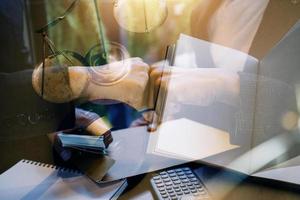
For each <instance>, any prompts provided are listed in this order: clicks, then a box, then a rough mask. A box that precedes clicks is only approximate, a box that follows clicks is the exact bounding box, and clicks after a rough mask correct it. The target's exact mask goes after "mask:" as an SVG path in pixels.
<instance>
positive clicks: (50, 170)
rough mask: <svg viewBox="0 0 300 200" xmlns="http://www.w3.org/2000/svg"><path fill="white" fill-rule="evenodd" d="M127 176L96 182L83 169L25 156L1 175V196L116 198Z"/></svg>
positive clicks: (14, 199)
mask: <svg viewBox="0 0 300 200" xmlns="http://www.w3.org/2000/svg"><path fill="white" fill-rule="evenodd" d="M126 186H127V182H126V179H123V180H119V181H115V182H112V183H107V184H96V183H95V182H93V181H91V180H90V179H88V178H87V177H85V176H84V175H82V174H81V173H80V172H78V171H75V170H71V169H66V168H61V167H57V166H53V165H48V164H43V163H39V162H35V161H29V160H21V161H19V162H18V163H17V164H15V165H14V166H13V167H11V168H10V169H8V170H7V171H6V172H4V173H3V174H1V175H0V199H10V200H17V199H22V200H32V199H49V200H50V199H51V200H52V199H72V200H76V199H78V200H79V199H80V200H88V199H105V200H107V199H116V198H117V197H118V196H119V195H120V194H121V193H122V192H123V191H124V189H125V188H126Z"/></svg>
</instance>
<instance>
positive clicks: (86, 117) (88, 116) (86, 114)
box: [49, 108, 110, 161]
mask: <svg viewBox="0 0 300 200" xmlns="http://www.w3.org/2000/svg"><path fill="white" fill-rule="evenodd" d="M83 129H84V130H86V132H87V133H89V134H90V135H95V136H100V135H102V134H104V133H107V132H110V126H109V125H107V123H105V121H103V119H102V118H101V117H100V116H99V115H97V114H96V113H93V112H90V111H85V110H82V109H79V108H76V126H75V127H74V128H73V129H69V130H64V131H63V132H65V133H72V132H74V134H76V133H78V131H79V130H83ZM49 137H50V140H51V141H52V143H53V146H54V149H55V151H56V152H57V153H58V155H59V156H60V158H61V159H63V160H64V161H68V160H70V159H71V157H72V155H73V153H74V151H73V149H72V148H64V147H63V146H62V144H61V142H60V140H59V139H58V137H57V133H54V134H50V135H49Z"/></svg>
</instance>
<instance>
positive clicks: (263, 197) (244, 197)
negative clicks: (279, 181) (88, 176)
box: [119, 173, 300, 200]
mask: <svg viewBox="0 0 300 200" xmlns="http://www.w3.org/2000/svg"><path fill="white" fill-rule="evenodd" d="M151 176H152V174H151V173H149V174H147V175H146V176H145V177H144V179H143V180H142V181H141V182H140V183H139V184H138V185H137V186H135V187H134V188H133V189H131V190H129V191H128V192H126V193H125V194H123V195H121V196H120V198H119V199H120V200H151V199H156V198H155V194H154V193H153V192H152V190H151V185H150V178H151ZM216 181H219V183H216V184H228V183H226V182H224V181H223V180H216ZM229 184H230V183H229ZM299 188H300V187H299ZM210 192H211V193H212V192H213V191H210ZM253 199H255V200H296V199H297V200H299V199H300V190H299V191H298V192H297V191H289V190H284V189H278V188H273V187H271V186H265V185H262V184H254V183H247V182H246V183H242V184H239V185H235V186H234V187H233V190H231V191H230V192H229V193H227V194H226V195H225V197H223V198H219V199H217V200H253Z"/></svg>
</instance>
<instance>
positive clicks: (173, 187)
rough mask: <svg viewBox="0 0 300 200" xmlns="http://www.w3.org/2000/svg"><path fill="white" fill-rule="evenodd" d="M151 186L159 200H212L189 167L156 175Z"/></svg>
mask: <svg viewBox="0 0 300 200" xmlns="http://www.w3.org/2000/svg"><path fill="white" fill-rule="evenodd" d="M150 182H151V185H152V188H153V190H154V192H155V193H156V195H157V197H158V199H159V200H173V199H174V200H204V199H205V200H210V199H211V198H210V196H209V194H208V191H207V189H206V188H205V186H204V184H203V183H202V182H201V181H200V180H199V179H198V178H197V177H196V176H195V174H194V173H193V172H192V170H191V169H190V168H189V167H183V168H176V169H170V170H166V171H161V172H160V173H157V174H155V175H154V176H153V177H152V178H151V180H150Z"/></svg>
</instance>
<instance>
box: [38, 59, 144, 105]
mask: <svg viewBox="0 0 300 200" xmlns="http://www.w3.org/2000/svg"><path fill="white" fill-rule="evenodd" d="M124 66H126V67H127V68H128V71H127V72H125V73H124V75H120V71H121V72H122V70H123V69H122V68H123V67H124ZM148 70H149V67H148V65H147V64H145V63H144V62H143V61H142V60H141V59H139V58H131V59H127V60H124V61H120V62H115V63H111V64H109V65H104V66H97V67H80V66H73V67H56V66H53V67H48V68H46V69H45V71H44V88H43V89H42V77H43V72H42V65H40V66H39V67H38V68H37V69H36V70H35V71H34V73H33V75H32V85H33V88H34V89H35V91H36V93H37V94H39V95H40V96H43V98H44V99H45V100H47V101H50V102H55V103H63V102H69V101H72V100H79V101H97V100H113V101H119V102H123V103H126V104H128V105H130V106H132V107H134V108H135V109H137V110H141V109H143V108H145V107H147V105H146V98H147V91H146V90H147V84H148ZM123 71H124V70H123ZM116 77H118V78H116ZM42 90H43V95H42Z"/></svg>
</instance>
